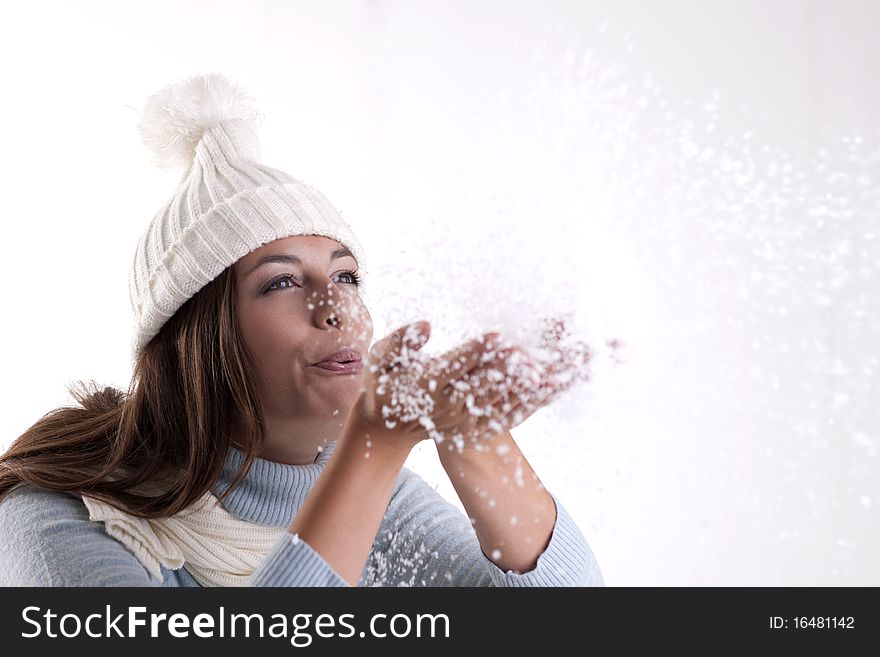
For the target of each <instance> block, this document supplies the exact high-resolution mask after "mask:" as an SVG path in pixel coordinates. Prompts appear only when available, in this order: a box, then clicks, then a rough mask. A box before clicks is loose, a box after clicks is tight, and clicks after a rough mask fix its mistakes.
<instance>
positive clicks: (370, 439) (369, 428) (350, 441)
mask: <svg viewBox="0 0 880 657" xmlns="http://www.w3.org/2000/svg"><path fill="white" fill-rule="evenodd" d="M363 403H365V402H364V401H363V400H362V399H358V400H357V401H356V402H355V405H354V407H353V408H352V410H351V413H349V416H348V418H347V419H346V422H345V424H344V425H343V427H342V432H341V434H340V438H339V443H340V444H341V445H345V446H346V447H347V448H354V449H359V450H360V451H362V452H363V453H364V455H365V457H366V458H373V457H382V458H386V457H387V458H392V459H393V458H397V459H399V460H400V461H401V463H402V462H403V461H405V460H406V458H407V456H409V453H410V451H412V448H413V447H414V446H415V445H416V443H417V442H418V441H414V440H412V439H408V438H407V437H406V436H402V435H399V433H395V432H393V431H392V430H391V429H388V428H387V427H385V426H382V425H383V424H384V422H382V421H381V420H379V421H378V422H375V421H372V420H371V419H370V416H369V415H368V414H365V413H364V411H363ZM366 455H369V456H366Z"/></svg>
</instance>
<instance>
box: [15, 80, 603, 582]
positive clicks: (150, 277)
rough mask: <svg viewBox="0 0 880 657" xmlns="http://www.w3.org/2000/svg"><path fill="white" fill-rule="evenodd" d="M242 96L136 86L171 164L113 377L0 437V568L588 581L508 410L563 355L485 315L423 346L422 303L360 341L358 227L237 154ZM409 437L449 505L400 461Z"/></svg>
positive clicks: (140, 578)
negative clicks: (172, 186)
mask: <svg viewBox="0 0 880 657" xmlns="http://www.w3.org/2000/svg"><path fill="white" fill-rule="evenodd" d="M258 116H259V115H258V112H257V111H256V109H255V108H254V107H253V105H252V104H251V102H250V100H249V99H248V98H247V97H246V96H245V95H244V94H243V93H242V92H241V91H240V90H239V89H238V88H237V87H236V86H235V85H234V84H232V83H231V82H230V81H229V80H227V79H226V78H224V77H222V76H219V75H208V76H201V77H195V78H190V79H188V80H185V81H183V82H182V83H179V84H177V85H172V86H171V87H168V88H166V89H164V90H162V91H161V92H159V93H157V94H156V95H154V96H153V97H152V98H151V99H150V101H149V102H148V103H147V106H146V108H145V110H144V117H143V119H142V121H141V124H140V129H141V134H142V137H143V139H144V141H145V142H146V143H147V144H148V145H149V146H151V147H152V149H153V151H154V153H155V154H156V159H157V163H159V164H162V165H179V166H182V167H184V168H185V169H186V174H185V176H184V177H183V178H182V180H181V183H180V185H179V187H178V189H177V191H176V193H175V194H174V196H173V197H172V199H171V200H170V201H169V202H168V203H166V205H165V206H164V207H163V208H162V209H161V211H160V212H159V213H158V214H157V215H156V217H155V218H154V219H153V221H152V223H151V224H150V226H149V227H148V229H147V231H146V233H145V234H144V236H143V237H142V239H141V240H140V242H139V244H138V248H137V252H136V256H135V263H134V268H133V271H132V276H131V287H130V289H131V299H132V305H133V307H134V313H135V321H136V331H135V339H134V343H133V361H134V373H133V377H132V383H131V386H130V389H129V391H128V394H124V393H122V392H121V391H119V390H115V389H112V388H103V389H98V388H97V387H95V388H94V389H92V390H87V389H86V390H81V391H74V396H75V397H76V399H77V401H78V402H79V404H80V408H60V409H56V410H55V411H53V412H51V413H49V414H47V415H46V416H44V417H43V418H42V419H41V420H40V421H38V422H37V423H36V424H35V425H34V426H33V427H31V428H30V429H28V430H27V431H26V432H25V433H24V434H23V435H22V436H20V437H19V438H18V439H17V440H16V441H15V442H14V443H13V445H12V446H11V447H10V449H9V450H8V451H7V452H6V453H5V454H4V455H3V456H2V457H0V464H2V466H3V467H2V468H0V584H3V585H29V586H79V585H88V586H101V585H109V586H345V585H416V586H421V585H453V586H456V585H466V586H472V585H473V586H482V585H488V586H492V585H496V586H541V585H601V584H602V577H601V574H600V573H599V570H598V567H597V565H596V562H595V559H594V558H593V555H592V553H591V551H590V549H589V547H588V545H587V543H586V541H585V540H584V538H583V536H582V534H581V533H580V531H579V530H578V528H577V527H576V525H575V524H574V522H573V521H572V519H571V518H570V516H569V515H568V514H567V512H566V511H565V509H564V508H563V507H562V506H561V505H560V504H559V502H558V500H556V499H555V498H554V497H553V496H551V495H550V494H549V493H548V492H547V491H546V490H545V489H544V488H543V486H541V484H540V482H539V481H538V479H537V476H535V474H534V472H533V471H532V470H531V468H530V467H529V465H528V463H527V462H526V460H525V459H524V458H523V456H522V454H521V452H520V451H519V449H518V447H517V445H516V443H515V442H514V441H513V438H512V436H511V435H510V433H509V429H510V428H511V427H512V426H515V425H516V424H518V423H520V422H522V421H523V420H524V419H525V418H526V417H528V416H529V415H530V414H531V413H533V412H534V411H535V410H537V409H538V408H540V407H541V406H542V405H544V404H546V403H548V402H549V400H551V399H552V398H553V397H554V396H555V395H556V394H558V393H559V392H560V391H561V390H563V389H565V387H566V385H567V384H566V383H565V382H564V379H565V377H562V376H561V374H562V373H563V369H564V366H562V365H560V366H559V368H557V369H555V370H554V369H553V368H547V369H543V370H542V369H541V368H538V366H537V364H535V363H532V362H531V361H530V360H529V359H528V357H527V356H526V355H525V352H524V351H523V350H522V349H518V348H517V347H515V346H507V347H505V346H504V345H502V344H501V341H500V336H498V334H486V335H484V336H481V337H480V338H478V339H476V340H472V341H469V342H466V343H464V344H462V345H460V346H458V347H456V348H455V349H452V350H450V351H449V352H448V353H446V354H443V355H441V356H438V357H435V358H429V357H427V356H425V355H424V354H420V353H419V349H420V348H421V347H422V346H424V344H425V343H426V342H427V340H428V338H429V325H428V324H427V322H421V323H417V324H413V325H408V326H403V327H400V328H399V329H398V330H396V331H394V332H393V333H392V334H390V335H389V336H387V337H385V338H384V339H382V340H379V341H378V342H377V343H376V344H375V345H374V346H373V348H372V349H370V344H371V341H372V337H373V336H372V322H371V319H370V314H369V312H368V310H367V308H366V305H365V303H364V300H363V290H364V287H363V282H364V277H365V273H364V272H365V271H366V268H365V266H364V258H363V252H362V248H361V246H360V244H359V242H358V241H357V240H356V239H355V237H354V235H353V233H352V231H351V228H350V227H349V226H348V224H347V223H346V222H345V221H344V220H343V219H342V217H341V216H340V215H339V213H338V212H337V211H336V210H335V209H334V208H333V207H332V206H331V205H330V203H329V202H328V201H327V200H326V199H325V198H324V197H323V195H321V194H320V192H318V191H317V190H315V189H313V188H311V187H309V186H308V185H305V184H303V183H301V182H299V181H297V180H295V179H293V178H292V177H290V176H289V175H288V174H286V173H284V172H281V171H278V170H276V169H272V168H270V167H267V166H265V165H262V164H259V146H258V142H257V139H256V133H255V125H256V120H255V119H256V118H257V117H258ZM548 345H549V346H552V340H551V339H548ZM428 438H433V439H434V443H435V444H436V445H437V449H438V454H439V457H440V459H441V462H442V464H443V467H444V468H445V470H446V472H447V473H448V474H449V476H450V478H451V480H452V482H453V484H454V486H455V489H456V491H457V493H458V495H459V497H460V498H461V501H462V504H463V506H464V507H465V509H466V510H467V512H468V516H470V518H471V520H470V521H469V520H468V518H466V517H464V516H463V515H462V514H461V513H460V512H459V511H458V509H456V508H455V507H454V506H452V505H450V504H449V503H447V502H446V501H445V500H443V499H442V498H441V497H440V496H439V495H438V494H437V493H436V492H435V491H434V490H433V489H431V488H430V487H429V486H428V485H427V484H426V483H425V482H424V481H423V480H422V479H420V478H419V477H418V476H417V475H415V474H414V473H413V472H411V471H409V470H408V469H406V468H404V467H403V463H404V461H405V459H406V457H407V455H408V454H409V452H410V450H411V449H412V448H413V446H415V445H416V444H418V443H419V442H420V441H422V440H425V439H428ZM471 523H473V525H472V524H471Z"/></svg>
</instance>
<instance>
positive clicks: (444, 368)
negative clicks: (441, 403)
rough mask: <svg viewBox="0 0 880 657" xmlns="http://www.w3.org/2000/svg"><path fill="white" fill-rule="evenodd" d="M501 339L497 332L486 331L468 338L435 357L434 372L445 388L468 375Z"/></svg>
mask: <svg viewBox="0 0 880 657" xmlns="http://www.w3.org/2000/svg"><path fill="white" fill-rule="evenodd" d="M500 340H501V336H500V334H499V333H497V332H491V333H485V334H483V335H481V336H480V337H478V338H474V339H473V340H468V341H466V342H464V343H462V344H460V345H459V346H457V347H455V348H453V349H450V350H449V351H447V352H445V353H443V354H441V355H440V356H437V357H436V358H434V359H433V361H432V365H433V367H432V374H434V375H435V376H436V377H437V378H438V379H439V380H440V382H441V383H443V384H444V385H443V388H444V390H445V389H446V387H447V386H448V385H449V384H450V383H451V382H453V381H455V380H461V379H463V378H464V377H466V375H467V374H468V373H469V372H470V371H471V370H473V369H474V368H475V367H477V366H478V365H479V364H480V362H481V360H482V359H483V357H484V355H485V354H486V353H487V352H490V351H492V350H494V349H495V348H497V346H498V345H499V344H500ZM447 392H448V391H447Z"/></svg>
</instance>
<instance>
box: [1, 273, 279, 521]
mask: <svg viewBox="0 0 880 657" xmlns="http://www.w3.org/2000/svg"><path fill="white" fill-rule="evenodd" d="M234 272H235V270H234V267H227V268H226V269H225V270H224V271H223V272H222V273H221V274H220V275H219V276H218V277H217V278H215V279H214V280H213V281H211V282H210V283H209V284H207V285H206V286H204V287H203V288H202V289H201V290H200V291H199V292H198V293H197V294H196V295H195V296H193V297H191V298H190V299H189V300H188V301H187V302H186V303H185V304H184V305H183V306H182V307H181V308H180V309H179V310H178V311H177V312H176V313H175V314H174V316H173V317H171V318H170V319H169V320H168V321H167V322H166V323H165V325H164V326H163V327H162V329H161V330H160V331H159V333H158V334H157V335H156V336H155V337H154V338H153V339H152V340H151V341H150V342H149V343H148V344H147V345H146V347H145V348H144V349H143V351H142V353H141V354H140V356H139V357H138V359H137V361H136V363H135V366H134V372H133V375H132V379H131V384H130V386H129V390H128V392H127V393H124V392H123V391H122V390H119V389H117V388H113V387H103V388H101V387H99V386H98V385H97V384H95V383H94V381H93V382H92V383H91V386H88V385H85V384H83V383H82V382H79V385H77V384H74V385H73V386H71V387H70V389H69V391H70V393H71V395H72V396H73V397H74V399H76V401H77V402H78V403H79V406H78V407H75V406H74V407H71V406H65V407H61V408H56V409H55V410H53V411H50V412H49V413H47V414H46V415H44V416H43V417H42V418H40V419H39V420H38V421H37V422H36V424H34V425H33V426H32V427H30V428H29V429H28V430H27V431H25V432H24V433H23V434H22V435H21V436H19V437H18V438H17V439H16V440H15V441H14V442H13V443H12V445H11V446H10V447H9V449H8V450H7V451H6V453H4V454H3V455H2V456H0V500H2V499H3V498H4V497H5V496H6V495H7V494H8V493H9V492H10V491H11V490H13V489H14V488H17V487H18V486H20V485H25V484H31V485H34V486H38V487H40V488H43V489H47V490H50V491H57V492H65V493H71V494H81V495H82V494H85V495H89V496H91V497H94V498H96V499H100V500H103V501H105V502H107V503H108V504H111V505H113V506H115V507H116V508H118V509H121V510H123V511H126V512H127V513H130V514H132V515H134V516H138V517H141V518H160V517H165V516H171V515H174V514H175V513H177V512H178V511H181V510H182V509H184V508H186V507H187V506H189V505H190V504H192V503H193V502H195V501H196V500H198V499H199V498H200V497H201V496H202V495H204V494H205V493H206V492H207V491H208V490H209V489H210V488H211V485H212V484H213V483H214V482H215V481H216V480H217V479H218V477H219V476H220V474H221V473H222V470H223V464H224V461H225V457H226V454H227V451H228V449H229V447H230V446H235V447H238V448H239V449H241V450H243V451H244V453H245V461H244V463H243V464H242V466H241V468H240V469H239V470H238V472H237V473H236V476H235V477H234V478H233V481H232V485H231V486H230V487H229V488H228V489H227V491H225V492H224V494H223V496H221V499H223V497H225V495H226V494H228V493H229V492H230V491H232V490H233V489H234V488H235V486H236V485H237V484H238V483H239V482H240V481H241V479H242V478H243V477H244V475H245V474H246V472H247V470H248V468H249V467H250V465H251V463H252V462H253V460H254V458H255V457H256V455H257V453H258V452H259V448H260V446H261V445H262V441H263V426H264V424H263V415H262V411H261V408H260V405H259V399H258V396H257V393H256V386H255V383H254V375H253V372H254V370H253V361H252V359H251V358H250V356H249V354H248V352H247V349H246V348H245V346H244V343H243V342H242V340H241V337H240V333H239V331H238V325H237V322H236V317H235V273H234ZM146 491H149V493H147V492H146Z"/></svg>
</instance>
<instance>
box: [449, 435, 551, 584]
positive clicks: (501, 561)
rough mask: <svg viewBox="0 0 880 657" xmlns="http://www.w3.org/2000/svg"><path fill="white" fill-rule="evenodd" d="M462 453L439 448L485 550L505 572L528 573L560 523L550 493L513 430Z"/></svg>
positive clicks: (450, 444) (453, 449) (450, 477)
mask: <svg viewBox="0 0 880 657" xmlns="http://www.w3.org/2000/svg"><path fill="white" fill-rule="evenodd" d="M483 444H484V445H485V446H486V447H488V449H487V450H485V451H476V449H475V448H474V447H473V446H468V447H467V448H466V449H465V451H463V452H458V451H457V450H456V449H455V448H452V449H449V448H450V447H451V446H452V441H444V443H441V444H439V445H437V450H438V453H439V455H440V462H441V463H442V464H443V468H444V469H445V470H446V473H447V474H448V475H449V479H450V481H451V482H452V485H453V486H454V487H455V491H456V493H457V494H458V497H459V498H460V499H461V502H462V504H463V505H464V508H465V510H466V511H467V514H468V516H470V518H472V519H473V520H474V529H475V530H476V533H477V538H478V539H479V541H480V547H481V548H482V550H483V552H484V553H485V554H486V555H487V556H488V557H489V558H491V559H492V561H493V562H494V563H495V564H496V565H497V566H498V567H499V568H501V569H502V570H513V571H515V572H520V573H522V572H528V571H530V570H532V569H533V568H534V567H535V565H536V563H537V560H538V557H539V556H541V554H542V553H543V552H544V550H545V549H546V547H547V544H548V542H549V540H550V537H551V535H552V533H553V527H554V525H555V522H556V507H555V504H554V503H553V498H552V497H550V494H549V493H548V492H547V491H546V490H545V488H544V486H543V485H542V484H541V482H540V480H539V479H538V476H537V475H536V474H535V472H534V470H532V468H531V466H530V465H529V463H528V461H526V458H525V456H523V454H522V452H521V451H520V449H519V446H518V445H517V444H516V442H515V441H514V440H513V436H512V435H511V434H510V432H509V431H505V432H503V433H501V434H498V436H496V437H495V438H493V439H492V440H489V441H484V443H483Z"/></svg>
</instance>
